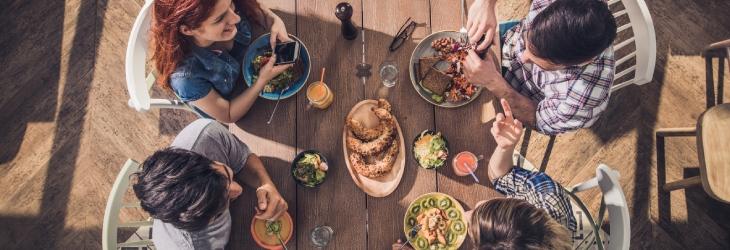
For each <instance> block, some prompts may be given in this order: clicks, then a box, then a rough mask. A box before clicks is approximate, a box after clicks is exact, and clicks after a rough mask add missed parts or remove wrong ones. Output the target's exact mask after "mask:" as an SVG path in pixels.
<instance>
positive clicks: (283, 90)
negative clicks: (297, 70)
mask: <svg viewBox="0 0 730 250" xmlns="http://www.w3.org/2000/svg"><path fill="white" fill-rule="evenodd" d="M289 87H291V86H286V88H283V89H282V90H281V91H279V97H278V98H276V105H274V111H271V116H270V117H269V121H267V122H266V124H271V120H273V119H274V114H276V108H278V107H279V101H281V95H282V94H284V92H286V91H287V90H289Z"/></svg>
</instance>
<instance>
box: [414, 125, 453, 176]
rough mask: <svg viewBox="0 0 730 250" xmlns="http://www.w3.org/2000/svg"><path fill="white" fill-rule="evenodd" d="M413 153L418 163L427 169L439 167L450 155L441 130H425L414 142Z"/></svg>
mask: <svg viewBox="0 0 730 250" xmlns="http://www.w3.org/2000/svg"><path fill="white" fill-rule="evenodd" d="M413 155H414V157H415V158H416V161H418V165H420V166H421V167H423V168H426V169H432V168H439V167H441V166H443V165H444V163H445V162H446V158H447V157H448V156H449V149H448V147H447V145H446V140H445V139H444V137H443V136H442V135H441V132H437V133H434V132H432V131H428V130H426V131H423V132H421V134H420V135H419V136H418V137H416V140H415V141H414V142H413Z"/></svg>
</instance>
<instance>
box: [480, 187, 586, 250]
mask: <svg viewBox="0 0 730 250" xmlns="http://www.w3.org/2000/svg"><path fill="white" fill-rule="evenodd" d="M469 235H470V236H471V239H472V243H473V244H474V247H475V248H476V249H479V250H483V249H484V250H486V249H505V250H507V249H571V248H572V246H571V241H570V234H569V233H568V230H567V229H566V228H565V227H564V226H563V225H561V224H560V223H558V222H557V221H556V220H554V219H553V218H551V217H550V215H548V213H547V212H545V211H544V210H542V209H539V208H537V207H535V206H533V205H532V204H530V203H528V202H526V201H524V200H519V199H511V198H502V199H493V200H490V201H487V202H485V203H484V204H481V205H479V206H478V207H477V208H476V209H474V213H473V214H472V217H471V223H470V226H469Z"/></svg>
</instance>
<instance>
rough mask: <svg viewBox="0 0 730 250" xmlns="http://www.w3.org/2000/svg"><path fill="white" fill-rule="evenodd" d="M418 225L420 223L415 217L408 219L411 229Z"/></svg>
mask: <svg viewBox="0 0 730 250" xmlns="http://www.w3.org/2000/svg"><path fill="white" fill-rule="evenodd" d="M416 224H418V222H417V221H416V218H415V217H408V226H409V227H415V226H416ZM409 230H410V229H409Z"/></svg>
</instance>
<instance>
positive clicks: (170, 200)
mask: <svg viewBox="0 0 730 250" xmlns="http://www.w3.org/2000/svg"><path fill="white" fill-rule="evenodd" d="M211 164H213V161H211V160H210V159H208V158H206V157H205V156H202V155H200V154H198V153H195V152H192V151H189V150H183V149H176V148H166V149H163V150H160V151H157V152H155V153H154V154H153V155H152V156H150V157H149V158H147V159H146V160H145V161H144V162H143V163H142V166H141V169H140V170H139V171H138V172H136V173H134V174H132V178H133V183H134V185H133V186H132V188H133V189H134V194H135V195H136V196H137V198H138V199H139V200H140V203H141V206H142V209H144V210H145V211H147V212H148V213H149V214H150V216H152V218H155V219H158V220H161V221H163V222H165V223H170V224H172V225H174V226H175V227H177V228H180V229H183V230H188V231H197V230H200V229H203V228H204V227H205V226H206V225H208V223H210V221H211V220H212V219H213V218H214V217H215V216H216V215H218V214H219V213H221V212H222V211H223V210H224V209H225V208H226V206H227V204H228V203H227V202H228V178H227V176H225V175H223V174H221V173H220V172H218V171H216V170H215V169H214V168H212V167H211Z"/></svg>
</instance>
